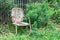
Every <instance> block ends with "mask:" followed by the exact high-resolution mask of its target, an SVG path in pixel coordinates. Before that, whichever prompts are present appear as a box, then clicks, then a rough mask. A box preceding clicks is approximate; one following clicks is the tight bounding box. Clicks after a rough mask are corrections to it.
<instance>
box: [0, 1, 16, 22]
mask: <svg viewBox="0 0 60 40" xmlns="http://www.w3.org/2000/svg"><path fill="white" fill-rule="evenodd" d="M16 6H17V5H15V4H13V0H0V21H1V23H3V22H6V23H7V22H11V21H10V13H11V9H12V8H13V7H16Z"/></svg>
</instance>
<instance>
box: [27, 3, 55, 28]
mask: <svg viewBox="0 0 60 40" xmlns="http://www.w3.org/2000/svg"><path fill="white" fill-rule="evenodd" d="M53 14H54V8H50V7H49V3H47V2H43V3H38V2H36V3H30V4H27V6H26V16H27V17H28V16H29V17H30V19H31V24H32V26H33V27H35V26H36V27H41V26H45V25H46V24H47V23H48V20H49V19H50V18H51V16H52V15H53Z"/></svg>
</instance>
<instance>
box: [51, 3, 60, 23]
mask: <svg viewBox="0 0 60 40" xmlns="http://www.w3.org/2000/svg"><path fill="white" fill-rule="evenodd" d="M52 6H54V9H55V14H53V15H52V19H53V20H55V22H56V23H58V24H60V3H59V2H55V3H53V5H52Z"/></svg>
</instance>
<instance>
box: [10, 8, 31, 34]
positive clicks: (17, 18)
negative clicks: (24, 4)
mask: <svg viewBox="0 0 60 40" xmlns="http://www.w3.org/2000/svg"><path fill="white" fill-rule="evenodd" d="M11 17H12V22H13V24H14V25H15V28H16V34H17V26H29V27H30V31H31V24H30V18H29V17H28V19H29V23H26V22H23V17H24V11H23V9H22V8H13V9H12V13H11Z"/></svg>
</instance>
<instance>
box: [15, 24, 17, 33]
mask: <svg viewBox="0 0 60 40" xmlns="http://www.w3.org/2000/svg"><path fill="white" fill-rule="evenodd" d="M15 29H16V31H15V32H16V34H17V25H15Z"/></svg>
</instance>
